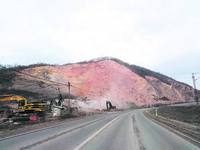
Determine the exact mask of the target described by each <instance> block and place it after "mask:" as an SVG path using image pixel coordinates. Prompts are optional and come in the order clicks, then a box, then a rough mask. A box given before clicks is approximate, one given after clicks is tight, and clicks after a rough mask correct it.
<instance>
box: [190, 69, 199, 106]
mask: <svg viewBox="0 0 200 150" xmlns="http://www.w3.org/2000/svg"><path fill="white" fill-rule="evenodd" d="M195 74H197V73H192V79H193V84H194V98H195V101H196V102H197V105H198V104H199V97H198V92H197V89H196V82H195V81H196V80H197V79H198V78H197V79H195V76H194V75H195Z"/></svg>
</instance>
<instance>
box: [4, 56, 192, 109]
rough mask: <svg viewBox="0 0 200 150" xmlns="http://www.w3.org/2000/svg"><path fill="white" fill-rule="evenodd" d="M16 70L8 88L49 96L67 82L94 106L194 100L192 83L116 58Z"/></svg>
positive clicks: (64, 88) (123, 105)
mask: <svg viewBox="0 0 200 150" xmlns="http://www.w3.org/2000/svg"><path fill="white" fill-rule="evenodd" d="M14 72H15V71H14ZM15 74H16V76H14V77H13V80H12V84H11V85H9V86H8V87H7V89H15V90H24V91H29V92H33V93H37V94H38V93H39V95H40V96H43V97H47V98H51V97H56V96H57V94H58V90H57V89H58V88H60V91H61V93H62V94H64V95H66V93H68V86H67V84H68V82H70V83H71V87H70V89H71V94H73V95H76V96H81V97H84V98H85V99H86V98H87V99H89V100H94V101H95V102H97V103H96V105H98V106H96V108H98V107H101V108H105V101H107V100H109V101H111V102H112V103H113V105H116V106H117V107H118V108H128V107H133V106H135V105H137V106H142V105H146V106H147V105H153V104H158V103H159V104H163V103H174V102H184V101H189V100H193V89H192V87H190V86H188V85H186V84H183V83H180V82H177V81H175V80H173V79H171V78H169V77H166V76H164V75H161V74H158V73H155V72H153V71H150V70H147V69H145V68H142V67H137V66H134V65H129V64H127V63H124V62H122V61H120V60H117V59H100V60H97V61H90V62H85V63H84V62H82V63H76V64H68V65H62V66H51V65H50V66H48V65H47V66H38V67H30V68H26V69H21V70H20V72H15ZM34 77H35V78H34ZM1 88H4V87H2V86H1ZM40 98H41V97H40Z"/></svg>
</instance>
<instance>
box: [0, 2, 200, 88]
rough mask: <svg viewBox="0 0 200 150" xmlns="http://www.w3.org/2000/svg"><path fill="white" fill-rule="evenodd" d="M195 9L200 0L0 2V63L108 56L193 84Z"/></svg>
mask: <svg viewBox="0 0 200 150" xmlns="http://www.w3.org/2000/svg"><path fill="white" fill-rule="evenodd" d="M199 7H200V1H199V0H151V1H150V0H12V1H11V0H0V64H3V65H6V64H19V65H29V64H33V63H38V62H44V63H50V64H66V63H74V62H80V61H84V60H90V59H93V58H97V57H103V56H111V57H116V58H118V59H121V60H123V61H125V62H127V63H130V64H135V65H138V66H142V67H145V68H147V69H151V70H153V71H156V72H160V73H162V74H165V75H167V76H169V77H172V78H174V79H176V80H178V81H181V82H185V83H188V84H190V85H192V78H191V76H192V75H191V74H192V73H193V72H200V61H199V57H200V9H199ZM196 77H197V78H198V77H200V74H197V75H196ZM199 80H200V79H199ZM197 81H198V80H197ZM198 82H199V83H198ZM198 82H197V84H198V85H197V87H198V88H199V89H200V81H198Z"/></svg>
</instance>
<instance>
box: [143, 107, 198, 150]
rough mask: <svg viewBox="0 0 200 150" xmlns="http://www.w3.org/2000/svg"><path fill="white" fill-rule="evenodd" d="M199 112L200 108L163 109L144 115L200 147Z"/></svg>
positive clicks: (153, 110) (150, 111)
mask: <svg viewBox="0 0 200 150" xmlns="http://www.w3.org/2000/svg"><path fill="white" fill-rule="evenodd" d="M199 110H200V106H181V107H180V106H178V107H161V108H157V110H156V109H152V110H149V111H147V112H145V113H144V114H145V116H147V117H148V118H150V119H151V120H153V121H155V122H157V123H158V124H160V125H162V126H164V127H166V128H168V129H169V130H170V131H172V132H174V133H176V134H178V135H180V136H181V137H183V138H185V139H187V140H189V141H190V142H192V143H193V144H195V145H197V146H200V118H199V117H200V116H199V114H200V113H199ZM156 111H157V113H156ZM156 114H157V115H156Z"/></svg>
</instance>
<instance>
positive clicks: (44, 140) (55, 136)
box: [20, 117, 105, 150]
mask: <svg viewBox="0 0 200 150" xmlns="http://www.w3.org/2000/svg"><path fill="white" fill-rule="evenodd" d="M103 119H105V117H103V118H100V119H97V120H95V121H91V122H89V123H86V124H83V125H81V126H78V127H76V128H72V129H70V130H67V131H65V132H61V133H59V134H56V135H54V136H51V137H47V138H45V139H43V140H40V141H38V142H35V143H33V144H31V145H28V146H24V147H22V148H20V150H27V149H30V148H31V147H35V146H37V145H40V144H43V143H45V142H47V141H50V140H52V139H55V138H57V137H60V136H62V135H64V134H67V133H69V132H72V131H75V130H77V129H80V128H83V127H85V126H88V125H90V124H93V123H95V122H98V121H101V120H103Z"/></svg>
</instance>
